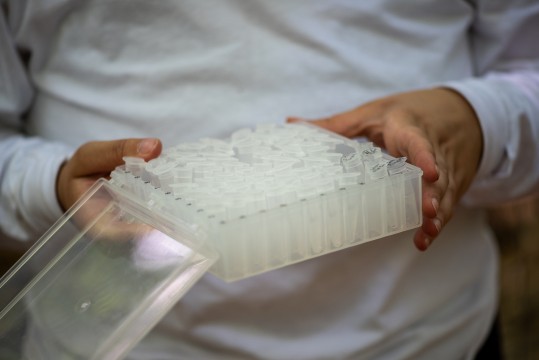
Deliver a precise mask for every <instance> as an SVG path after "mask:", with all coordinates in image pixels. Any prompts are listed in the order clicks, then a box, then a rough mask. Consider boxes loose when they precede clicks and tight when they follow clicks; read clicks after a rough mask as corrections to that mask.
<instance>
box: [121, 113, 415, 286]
mask: <svg viewBox="0 0 539 360" xmlns="http://www.w3.org/2000/svg"><path fill="white" fill-rule="evenodd" d="M124 161H125V165H123V166H121V167H118V168H117V169H116V170H115V171H114V172H113V173H112V174H111V182H112V183H113V184H115V185H117V186H120V187H121V188H123V189H124V190H126V191H128V192H129V193H132V194H133V195H134V196H136V197H137V198H139V199H140V201H141V202H142V203H147V204H150V203H151V204H152V206H151V209H152V211H154V212H166V213H167V214H168V215H170V216H172V217H175V218H179V219H182V221H185V222H187V223H192V224H196V225H197V226H201V227H202V228H204V229H205V231H206V232H207V238H208V241H209V243H210V245H211V246H212V247H213V248H214V249H215V250H216V251H217V252H218V253H219V254H220V260H219V261H218V262H217V263H216V264H215V265H214V267H213V269H212V272H213V273H214V274H216V275H218V276H220V277H222V278H224V279H225V280H237V279H241V278H244V277H247V276H250V275H254V274H258V273H261V272H265V271H267V270H271V269H275V268H278V267H282V266H285V265H288V264H291V263H295V262H298V261H301V260H305V259H309V258H312V257H314V256H320V255H322V254H325V253H328V252H332V251H335V250H339V249H343V248H346V247H349V246H352V245H356V244H359V243H363V242H366V241H369V240H374V239H378V238H381V237H385V236H388V235H391V234H394V233H397V232H401V231H405V230H408V229H411V228H415V227H417V226H419V225H420V224H421V209H420V199H421V174H422V172H421V170H420V169H419V168H417V167H414V166H412V165H410V164H409V163H407V162H406V158H393V157H391V156H388V155H387V154H384V153H383V152H382V150H381V149H380V148H378V147H376V146H374V145H373V144H372V143H370V142H359V141H356V140H351V139H347V138H344V137H341V136H338V135H336V134H334V133H331V132H328V131H325V130H322V129H320V128H318V127H315V126H312V125H306V124H302V123H299V124H284V125H277V124H263V125H258V126H257V127H256V128H253V129H251V128H244V129H240V130H238V131H235V132H234V133H232V134H231V135H230V137H229V138H227V139H215V138H202V139H200V140H198V141H196V142H189V143H181V144H179V145H176V146H173V147H169V148H166V149H165V150H164V151H163V153H162V154H161V155H160V156H159V157H158V158H156V159H153V160H150V161H149V162H145V161H144V160H142V159H140V158H135V157H126V158H125V159H124ZM156 215H158V214H156Z"/></svg>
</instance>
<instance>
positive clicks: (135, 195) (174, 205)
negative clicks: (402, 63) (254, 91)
mask: <svg viewBox="0 0 539 360" xmlns="http://www.w3.org/2000/svg"><path fill="white" fill-rule="evenodd" d="M125 161H126V164H125V165H124V166H121V167H119V168H117V169H116V170H115V171H114V172H113V173H112V174H111V180H110V181H106V180H100V181H98V182H97V183H96V185H94V187H92V189H90V190H89V191H88V193H87V194H86V195H85V196H84V197H83V198H82V199H81V200H80V201H79V202H77V204H76V205H75V206H74V207H73V208H72V209H70V210H69V211H68V212H67V213H66V214H65V215H64V216H63V217H62V218H61V219H60V220H59V221H58V222H57V223H56V224H55V225H54V226H53V227H52V228H51V229H50V230H49V231H48V232H47V234H45V235H44V236H43V237H42V238H41V239H40V240H39V241H38V242H37V243H36V244H35V246H33V247H32V249H31V250H30V251H29V252H28V253H27V254H26V255H25V256H24V257H23V258H22V259H21V260H20V261H19V262H18V263H17V264H16V265H15V266H14V267H13V268H12V269H11V270H10V271H9V272H8V273H7V274H6V275H4V277H3V278H2V279H1V281H0V309H2V310H1V311H0V358H2V359H32V360H33V359H42V358H43V359H51V358H54V359H60V358H62V359H119V358H122V357H123V356H124V355H125V354H126V353H127V352H128V351H129V350H130V349H131V348H132V347H133V346H134V345H135V344H136V343H137V342H138V341H139V340H140V339H141V338H142V337H143V336H144V335H145V334H146V333H147V332H148V331H149V330H150V329H151V327H153V325H154V324H155V323H157V322H158V321H159V319H161V317H162V316H164V314H165V313H166V312H167V311H168V310H169V309H170V308H171V307H172V306H173V305H174V303H175V302H176V301H178V299H179V298H181V296H183V294H184V293H185V292H186V291H187V290H188V289H189V288H190V287H191V286H192V285H193V284H194V283H195V282H196V281H197V280H198V279H199V278H200V277H201V276H202V275H203V274H204V273H206V272H207V271H210V272H211V273H213V274H214V275H216V276H218V277H220V278H222V279H223V280H225V281H234V280H238V279H242V278H245V277H248V276H252V275H255V274H259V273H262V272H266V271H269V270H272V269H276V268H279V267H283V266H286V265H288V264H292V263H296V262H299V261H303V260H306V259H310V258H313V257H316V256H320V255H323V254H327V253H329V252H332V251H336V250H340V249H344V248H347V247H350V246H353V245H357V244H361V243H364V242H366V241H371V240H374V239H378V238H381V237H385V236H388V235H391V234H395V233H398V232H401V231H405V230H408V229H412V228H415V227H418V226H420V225H421V220H422V216H421V206H420V204H421V174H422V172H421V170H420V169H418V168H416V167H414V166H412V165H410V164H408V163H406V161H405V159H404V158H400V159H395V158H392V157H390V156H388V155H385V154H383V153H382V152H381V151H380V149H379V148H376V147H374V146H372V144H371V143H360V142H357V141H353V140H349V139H346V138H343V137H340V136H338V135H336V134H333V133H329V132H327V131H324V130H321V129H319V128H316V127H313V126H309V125H303V124H302V125H297V124H294V125H283V126H276V125H262V126H259V127H257V128H256V129H254V130H251V129H242V130H239V131H237V132H235V133H233V134H232V135H231V136H230V138H228V139H224V140H218V139H200V141H198V142H195V143H190V144H181V145H178V146H176V147H174V148H169V149H166V150H165V151H164V152H163V154H162V155H161V156H160V157H159V158H158V159H155V160H152V161H150V162H148V163H145V162H144V161H142V160H141V159H136V158H126V159H125ZM35 349H40V353H39V354H37V353H35V351H36V350H35ZM43 349H46V351H45V353H44V352H43V351H44V350H43Z"/></svg>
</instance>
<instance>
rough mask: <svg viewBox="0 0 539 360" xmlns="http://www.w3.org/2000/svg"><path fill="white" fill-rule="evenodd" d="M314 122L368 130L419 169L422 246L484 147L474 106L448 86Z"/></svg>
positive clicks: (360, 132)
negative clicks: (421, 179)
mask: <svg viewBox="0 0 539 360" xmlns="http://www.w3.org/2000/svg"><path fill="white" fill-rule="evenodd" d="M298 120H299V119H298V118H289V119H288V121H289V122H294V121H298ZM312 122H313V123H314V124H316V125H319V126H321V127H324V128H326V129H328V130H331V131H334V132H337V133H339V134H341V135H344V136H347V137H357V136H366V137H368V138H369V139H370V140H371V141H373V142H374V143H375V144H376V145H377V146H380V147H384V148H385V149H386V150H387V151H388V153H389V154H390V155H392V156H395V157H399V156H406V157H407V158H408V160H409V161H410V162H411V163H412V164H414V165H416V166H418V167H419V168H421V169H422V170H423V194H422V210H423V225H422V227H421V228H420V229H418V230H417V231H416V233H415V236H414V243H415V245H416V247H417V248H418V249H419V250H426V249H427V248H428V247H429V246H430V244H431V243H432V241H433V240H434V239H435V238H436V236H438V234H439V233H440V231H441V230H442V228H443V227H444V225H445V224H447V222H448V221H449V220H450V218H451V216H452V214H453V211H454V208H455V206H456V204H457V203H458V201H459V199H460V198H461V197H462V195H463V194H464V193H465V191H466V190H467V189H468V187H469V186H470V184H471V182H472V180H473V178H474V177H475V174H476V172H477V168H478V166H479V161H480V159H481V154H482V151H483V136H482V132H481V128H480V125H479V120H478V118H477V115H476V114H475V112H474V110H473V108H472V107H471V106H470V104H469V103H468V102H467V101H466V100H465V99H464V98H463V97H462V96H461V95H460V94H459V93H457V92H455V91H453V90H451V89H446V88H435V89H429V90H420V91H411V92H406V93H401V94H396V95H392V96H389V97H386V98H382V99H379V100H375V101H372V102H369V103H367V104H364V105H362V106H359V107H357V108H355V109H353V110H351V111H348V112H345V113H342V114H338V115H335V116H332V117H329V118H325V119H318V120H313V121H312Z"/></svg>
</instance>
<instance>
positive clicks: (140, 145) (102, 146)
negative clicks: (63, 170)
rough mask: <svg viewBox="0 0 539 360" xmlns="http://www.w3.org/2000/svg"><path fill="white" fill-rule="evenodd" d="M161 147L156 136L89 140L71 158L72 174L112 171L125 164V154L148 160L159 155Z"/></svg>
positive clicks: (77, 175) (85, 174)
mask: <svg viewBox="0 0 539 360" xmlns="http://www.w3.org/2000/svg"><path fill="white" fill-rule="evenodd" d="M161 149H162V145H161V141H159V139H154V138H147V139H122V140H113V141H94V142H89V143H86V144H84V145H82V146H81V147H80V148H79V149H78V150H77V152H76V153H75V154H74V155H73V158H72V159H71V160H70V163H72V166H73V168H72V175H73V176H75V177H81V176H88V175H92V174H104V173H110V172H111V171H112V170H114V168H115V167H116V166H118V165H121V164H123V162H124V161H123V157H124V156H136V157H140V158H143V159H144V160H146V161H147V160H150V159H153V158H155V157H157V156H159V154H160V153H161Z"/></svg>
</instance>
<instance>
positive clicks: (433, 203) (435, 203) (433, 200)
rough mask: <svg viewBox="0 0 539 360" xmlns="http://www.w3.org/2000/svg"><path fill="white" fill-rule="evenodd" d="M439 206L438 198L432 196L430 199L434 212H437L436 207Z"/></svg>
mask: <svg viewBox="0 0 539 360" xmlns="http://www.w3.org/2000/svg"><path fill="white" fill-rule="evenodd" d="M439 206H440V204H439V203H438V199H436V198H433V199H432V207H433V208H434V211H435V212H436V214H438V207H439Z"/></svg>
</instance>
